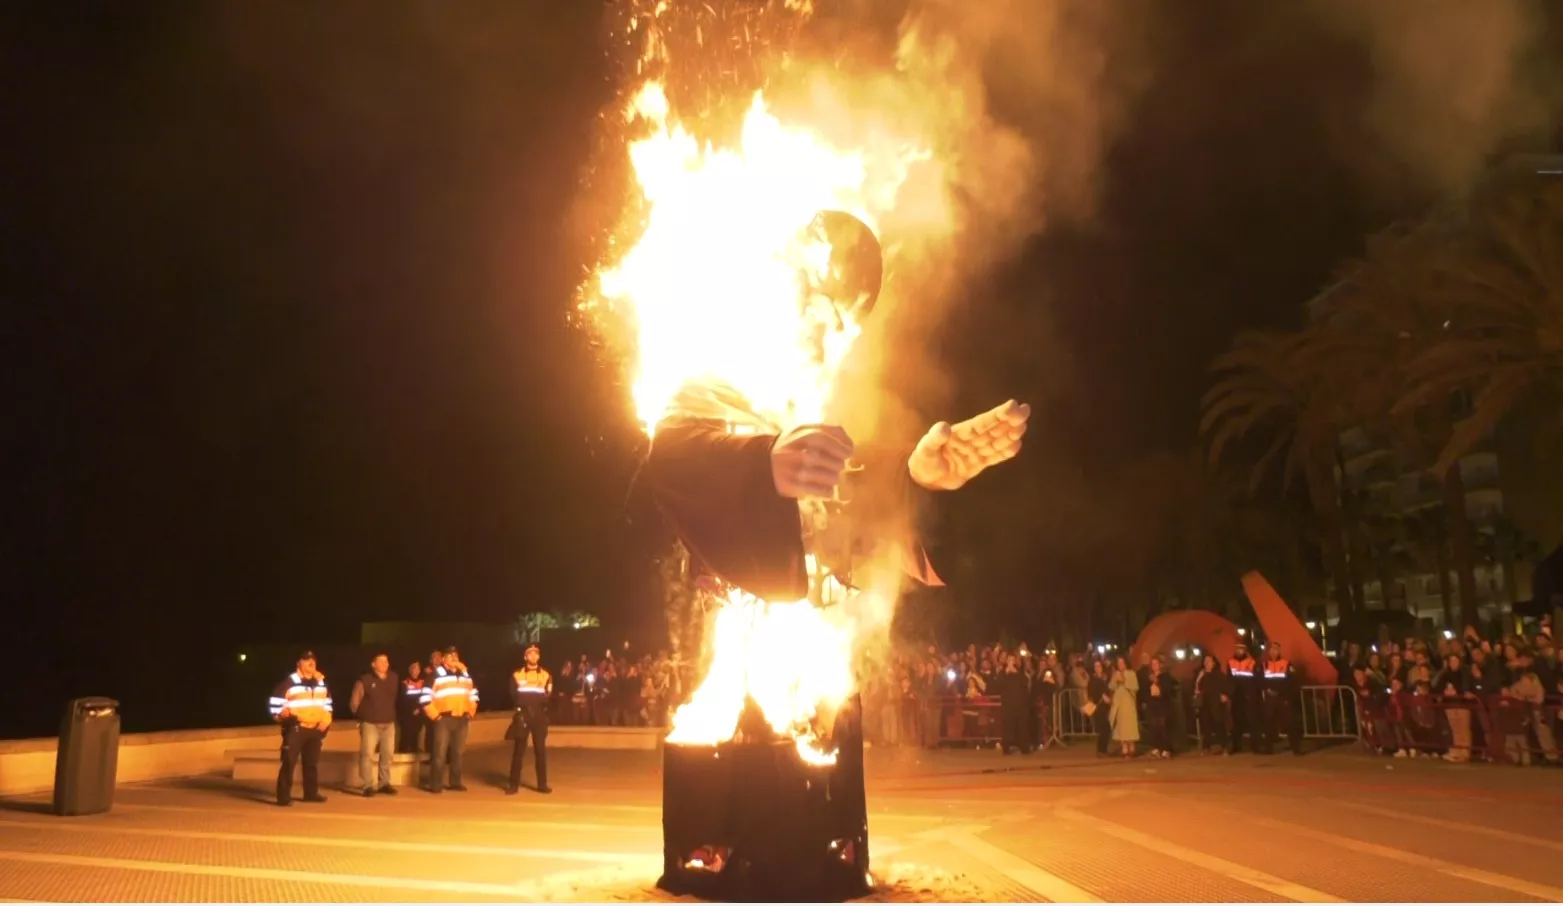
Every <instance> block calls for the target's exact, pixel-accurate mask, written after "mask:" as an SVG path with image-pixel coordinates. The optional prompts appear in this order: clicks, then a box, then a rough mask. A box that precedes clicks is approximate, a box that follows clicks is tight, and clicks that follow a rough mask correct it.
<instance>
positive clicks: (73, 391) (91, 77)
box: [0, 0, 1559, 736]
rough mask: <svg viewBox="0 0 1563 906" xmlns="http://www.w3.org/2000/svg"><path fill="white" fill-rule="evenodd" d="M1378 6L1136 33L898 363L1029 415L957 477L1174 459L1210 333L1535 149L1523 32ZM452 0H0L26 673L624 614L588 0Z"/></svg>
mask: <svg viewBox="0 0 1563 906" xmlns="http://www.w3.org/2000/svg"><path fill="white" fill-rule="evenodd" d="M1018 2H1019V0H1012V5H1013V4H1014V3H1018ZM881 5H884V4H881ZM1412 5H1413V4H1411V3H1410V2H1409V0H1408V2H1406V3H1388V2H1386V3H1379V4H1373V3H1367V2H1364V3H1363V4H1362V7H1361V8H1363V9H1367V8H1369V7H1371V9H1372V10H1373V12H1372V15H1368V14H1366V13H1364V14H1360V15H1359V14H1357V13H1354V12H1352V10H1354V9H1357V7H1356V6H1355V5H1354V4H1341V3H1325V2H1297V3H1276V4H1269V3H1266V4H1255V3H1251V2H1239V0H1223V2H1214V0H1211V2H1200V3H1191V4H1178V5H1177V10H1178V12H1177V13H1176V14H1174V13H1173V12H1172V11H1171V10H1170V9H1161V10H1159V11H1158V12H1156V14H1155V15H1154V16H1152V18H1151V21H1149V22H1140V23H1138V27H1139V29H1140V31H1139V33H1138V34H1139V38H1138V39H1137V40H1136V41H1135V42H1134V45H1133V46H1134V51H1133V53H1134V55H1135V59H1133V60H1129V59H1122V60H1119V59H1113V58H1111V57H1109V59H1108V65H1109V66H1117V65H1120V64H1122V65H1124V66H1129V65H1131V64H1132V65H1133V66H1135V67H1136V71H1137V72H1141V73H1143V75H1144V78H1143V79H1142V80H1141V81H1140V82H1138V83H1137V87H1136V90H1135V92H1134V94H1133V96H1132V97H1127V96H1126V97H1123V98H1120V99H1119V100H1121V101H1122V104H1121V117H1120V119H1121V123H1120V125H1119V126H1118V128H1117V129H1115V130H1114V133H1113V134H1112V135H1111V136H1110V141H1109V142H1108V143H1107V145H1106V146H1105V147H1104V148H1103V149H1102V153H1101V155H1100V159H1099V160H1098V161H1096V162H1095V165H1094V166H1093V168H1092V171H1091V177H1090V178H1091V179H1092V180H1093V190H1094V191H1093V193H1092V194H1093V196H1094V202H1093V204H1092V205H1091V209H1090V210H1089V212H1088V213H1082V214H1081V215H1080V216H1078V217H1074V218H1068V219H1061V220H1059V221H1057V222H1056V223H1055V225H1054V226H1053V227H1052V228H1051V229H1049V230H1048V231H1046V232H1044V233H1043V234H1041V235H1039V236H1036V237H1033V238H1031V239H1030V240H1029V241H1027V242H1026V243H1025V244H1024V245H1023V246H1022V247H1021V249H1020V252H1019V254H1018V255H1017V256H1016V257H1015V259H1014V260H1013V261H1011V262H1008V263H1007V264H1005V265H1003V266H1000V267H997V268H995V269H994V270H993V271H992V273H990V274H989V275H988V278H987V279H986V280H984V281H983V282H982V285H981V286H979V287H976V288H974V289H973V290H972V292H971V293H970V298H967V299H965V300H963V305H964V308H963V309H962V311H961V315H960V318H959V321H960V323H961V324H962V325H963V328H964V331H965V332H964V334H963V335H960V336H951V337H950V338H948V340H947V342H943V343H941V344H939V348H938V354H939V355H940V356H942V357H943V359H944V364H945V366H946V367H947V368H948V369H949V370H951V371H952V372H969V373H972V375H973V376H972V378H971V383H970V389H969V391H968V390H965V389H963V393H969V394H970V395H973V396H974V397H982V398H981V399H977V400H976V401H977V402H979V403H981V404H983V405H991V404H992V403H993V402H998V401H1000V400H1002V399H1003V398H1004V397H1005V396H1021V397H1026V398H1031V399H1036V400H1039V401H1041V403H1040V405H1041V411H1040V412H1039V415H1038V418H1037V420H1036V428H1035V429H1034V430H1035V438H1036V439H1035V440H1034V441H1033V447H1034V448H1039V449H1040V451H1041V452H1038V453H1037V454H1036V455H1034V456H1031V457H1028V458H1023V460H1022V463H1021V464H1017V465H1016V466H1014V467H1013V468H1012V469H1011V471H1010V473H1007V474H1005V475H1003V476H1002V477H1001V476H1000V475H998V474H996V475H995V476H994V478H993V480H992V482H991V487H990V488H989V490H988V493H987V494H985V495H981V496H979V499H981V497H983V496H986V497H992V496H1004V495H1008V496H1010V497H1013V496H1014V494H1015V493H1017V489H1020V488H1029V489H1037V490H1035V491H1034V493H1036V494H1045V489H1046V486H1047V480H1048V476H1051V475H1056V474H1058V472H1059V470H1060V469H1063V470H1064V471H1066V472H1067V471H1068V470H1069V468H1070V467H1071V464H1073V465H1074V466H1077V467H1078V468H1080V469H1082V470H1085V469H1088V468H1089V469H1100V468H1104V467H1108V466H1111V465H1113V464H1119V463H1124V462H1127V461H1129V460H1132V459H1133V458H1135V457H1137V456H1140V455H1143V454H1144V453H1145V452H1146V451H1148V450H1152V449H1158V448H1168V447H1172V448H1177V447H1183V446H1187V445H1190V444H1192V443H1193V442H1194V441H1195V439H1196V438H1195V423H1196V420H1197V419H1196V413H1197V401H1198V397H1199V395H1200V394H1201V392H1202V391H1203V390H1204V389H1205V383H1206V376H1205V368H1206V365H1207V363H1208V362H1209V360H1210V359H1211V357H1212V356H1213V355H1214V354H1215V353H1216V352H1217V351H1219V349H1220V348H1221V347H1222V346H1223V345H1224V344H1225V343H1226V341H1227V340H1228V338H1229V337H1230V336H1231V334H1232V333H1233V332H1234V331H1235V330H1237V329H1240V328H1244V327H1250V326H1258V325H1268V324H1281V325H1286V324H1295V323H1297V322H1298V321H1299V320H1300V317H1301V312H1300V306H1301V304H1302V303H1303V302H1304V301H1305V300H1306V299H1307V298H1308V297H1309V296H1310V295H1312V294H1313V293H1314V292H1316V291H1317V290H1318V289H1320V288H1321V287H1322V286H1323V285H1324V284H1325V283H1327V282H1328V280H1329V278H1330V274H1331V271H1332V268H1333V267H1334V266H1335V265H1336V264H1337V263H1338V261H1339V259H1341V258H1342V257H1343V256H1348V255H1350V254H1352V253H1353V252H1354V251H1355V250H1356V249H1357V248H1358V247H1359V246H1360V243H1361V238H1362V236H1363V234H1364V233H1365V232H1367V231H1369V230H1371V229H1373V228H1375V227H1377V226H1380V225H1382V224H1384V223H1386V222H1387V221H1389V220H1391V219H1393V218H1394V217H1397V216H1402V215H1404V214H1407V213H1411V212H1415V211H1416V210H1419V209H1420V208H1421V207H1422V206H1424V205H1426V204H1427V203H1428V202H1429V201H1430V200H1431V199H1434V198H1437V197H1440V196H1442V195H1444V194H1447V193H1448V192H1451V191H1456V190H1458V187H1459V185H1460V183H1461V181H1462V180H1464V179H1466V178H1468V176H1469V175H1470V173H1471V172H1473V171H1474V169H1475V167H1476V166H1478V165H1479V163H1480V161H1481V160H1482V159H1483V158H1484V157H1485V156H1486V155H1488V154H1491V153H1497V152H1500V151H1502V150H1504V149H1506V148H1509V147H1531V148H1533V147H1535V142H1536V140H1537V139H1536V138H1535V136H1536V135H1538V134H1539V135H1542V136H1544V138H1543V141H1544V142H1545V141H1547V140H1550V139H1554V138H1555V133H1549V132H1548V131H1547V130H1548V128H1549V120H1550V117H1551V114H1552V113H1553V112H1554V111H1555V110H1556V109H1557V108H1556V106H1555V105H1553V104H1552V102H1551V100H1550V99H1548V98H1547V97H1545V96H1544V95H1542V94H1540V93H1539V92H1536V91H1534V90H1532V88H1531V86H1533V85H1539V84H1547V82H1546V80H1544V79H1540V78H1538V77H1537V75H1536V73H1535V71H1533V70H1532V69H1531V68H1529V67H1530V66H1531V64H1530V62H1528V61H1531V60H1532V57H1533V56H1534V48H1533V47H1532V46H1531V44H1532V42H1533V41H1540V42H1542V43H1543V44H1544V45H1545V46H1550V47H1552V48H1553V49H1554V50H1555V49H1557V48H1558V46H1559V42H1558V41H1557V40H1556V34H1557V32H1556V29H1553V31H1551V32H1549V33H1542V32H1539V31H1537V30H1536V28H1537V27H1538V26H1537V25H1536V24H1535V23H1532V22H1528V21H1527V20H1523V19H1515V20H1514V21H1512V22H1511V21H1508V20H1504V21H1502V22H1498V23H1497V24H1492V23H1490V22H1488V20H1489V19H1491V18H1492V17H1496V16H1499V13H1498V12H1490V13H1489V14H1486V15H1485V16H1479V17H1478V18H1480V19H1481V20H1482V21H1481V22H1480V23H1477V25H1480V26H1481V27H1474V26H1473V24H1472V22H1470V21H1467V20H1469V19H1470V17H1471V15H1472V14H1471V13H1470V12H1469V10H1470V9H1472V8H1473V7H1474V8H1479V9H1490V10H1492V11H1496V10H1499V9H1500V8H1502V9H1503V10H1505V11H1506V12H1504V13H1503V15H1509V14H1510V12H1511V11H1512V10H1514V9H1520V10H1523V9H1525V8H1526V7H1525V6H1524V5H1523V4H1505V3H1500V2H1498V0H1491V2H1485V3H1483V4H1474V5H1470V4H1463V3H1457V4H1440V3H1436V2H1428V3H1424V4H1421V5H1416V8H1417V10H1419V11H1424V12H1422V13H1420V14H1419V16H1420V22H1419V23H1417V24H1414V25H1407V24H1406V23H1405V21H1402V20H1397V19H1396V17H1395V16H1391V15H1389V14H1388V13H1387V12H1386V11H1388V10H1403V9H1406V8H1407V7H1410V6H1412ZM21 6H26V7H27V8H25V9H24V8H21ZM457 8H458V7H457V6H456V5H451V6H447V5H445V4H432V3H428V4H392V5H389V6H387V5H385V4H375V3H338V4H309V5H304V6H296V5H290V6H288V8H287V11H286V12H283V8H282V7H280V6H275V5H270V4H253V3H240V2H233V3H227V4H180V5H173V4H166V5H159V4H135V5H119V4H106V5H100V6H95V7H93V8H92V10H91V14H90V15H88V14H87V7H85V6H81V7H78V6H77V5H76V4H70V3H62V4H53V3H47V4H44V3H40V4H27V5H18V8H14V9H8V10H7V11H6V12H5V13H3V14H0V36H3V40H4V44H5V46H4V48H3V56H0V58H3V59H4V60H5V63H4V64H3V66H4V71H5V73H6V77H5V78H4V79H3V80H0V84H3V85H4V87H3V88H0V92H3V95H4V97H5V99H6V101H7V104H6V106H7V108H8V110H9V115H8V116H7V120H8V125H9V127H10V128H8V129H7V134H8V140H7V142H6V143H5V147H4V151H3V152H0V161H3V176H0V179H3V180H4V187H5V194H4V197H5V199H6V202H5V204H4V205H0V225H3V228H4V238H5V248H6V250H7V252H8V254H7V255H6V265H5V267H4V269H3V272H4V276H3V277H0V281H3V282H0V286H3V291H4V296H5V302H6V307H5V310H6V312H7V317H6V320H5V323H6V327H5V329H4V331H3V332H0V336H3V337H4V353H5V359H6V361H7V364H8V366H9V380H7V381H6V382H5V393H6V397H7V405H6V413H7V416H6V419H5V423H6V430H5V432H4V437H5V446H6V451H7V456H6V461H7V466H6V473H7V478H8V480H7V481H6V483H5V499H6V506H5V510H6V513H7V523H8V526H9V529H10V531H9V532H8V535H9V540H8V541H7V542H6V544H5V547H4V549H5V551H6V554H7V556H6V557H5V561H6V564H7V565H6V569H5V574H6V578H7V582H6V585H7V588H8V591H7V594H6V595H5V598H6V600H7V602H8V606H7V608H6V610H7V614H8V615H7V618H6V619H7V628H8V630H9V632H8V633H7V635H8V636H9V637H10V638H11V639H13V640H14V641H17V642H19V643H20V644H19V645H18V646H17V648H16V650H17V652H18V654H19V655H20V656H23V657H26V658H28V659H30V660H37V661H39V662H40V663H41V664H46V665H49V666H52V667H54V668H57V669H59V670H60V671H61V673H62V676H63V677H65V679H64V681H63V682H64V685H65V686H66V687H67V690H66V691H67V692H76V691H83V690H86V689H89V688H91V689H96V688H100V687H101V686H103V685H107V686H109V687H111V688H112V687H113V686H114V684H115V683H116V682H117V680H116V679H115V678H116V677H120V676H122V675H124V674H125V673H126V672H129V671H145V670H154V669H166V668H165V667H164V666H162V665H167V664H169V663H178V662H179V661H181V660H185V659H188V660H192V661H194V660H201V659H202V658H200V657H198V656H196V655H195V654H194V652H195V651H196V650H198V649H208V648H219V649H222V650H224V651H233V650H235V646H238V645H240V644H242V643H245V642H264V641H279V642H282V641H299V640H301V639H303V638H304V637H305V634H306V633H305V632H304V630H303V629H302V628H301V627H308V629H309V630H310V631H314V632H318V633H319V638H321V639H343V638H346V639H347V640H351V639H352V638H353V637H355V635H356V626H357V624H358V623H359V622H360V621H361V620H364V619H376V618H379V619H416V618H420V617H424V618H428V617H437V618H443V619H466V620H508V619H513V618H514V617H515V616H516V615H517V614H519V613H521V612H523V611H526V610H533V609H552V608H556V607H565V608H574V607H577V606H582V607H583V609H589V610H593V611H595V612H598V613H599V614H601V615H602V617H603V619H604V621H605V622H609V621H614V620H630V619H632V618H644V616H645V614H646V612H647V609H648V604H649V601H650V595H651V594H653V592H652V591H651V588H650V585H649V575H650V573H649V571H648V568H647V566H646V565H645V558H646V555H647V551H648V549H649V548H648V545H649V543H650V541H649V540H648V533H647V532H646V531H645V530H643V529H637V528H635V527H633V526H631V525H630V524H629V523H628V521H627V520H626V518H625V514H624V497H625V491H626V489H627V485H628V481H629V476H630V474H631V472H632V471H633V469H634V456H635V451H634V449H633V447H632V443H633V440H634V438H633V433H632V432H631V431H630V430H629V428H628V426H627V425H626V424H625V422H624V418H623V406H622V404H621V403H620V402H619V400H620V397H619V396H618V393H619V391H618V389H616V388H615V387H614V386H613V385H612V383H611V380H610V377H609V375H608V373H607V372H605V371H604V369H602V368H601V366H600V363H599V362H597V361H596V360H595V359H594V357H593V356H592V355H591V354H590V353H589V350H588V349H587V342H586V338H585V337H584V336H583V335H581V334H580V333H579V332H577V331H574V330H573V329H571V328H570V327H569V326H568V325H567V322H566V319H565V313H566V311H567V309H568V308H569V306H570V304H571V301H572V292H573V288H574V287H575V286H576V284H577V283H578V282H579V280H580V279H581V277H582V275H583V274H584V273H586V272H587V271H588V270H589V269H590V267H591V262H589V261H587V260H585V255H586V250H585V249H584V248H583V247H582V246H581V245H580V244H579V242H577V241H576V240H577V236H578V232H579V231H578V230H575V229H572V228H569V225H570V224H572V217H574V216H575V214H576V209H575V204H576V197H577V189H576V187H577V184H578V181H579V177H580V173H579V169H580V167H581V166H582V163H583V161H584V160H585V159H586V156H587V154H588V149H589V146H590V143H591V137H592V134H593V128H594V125H595V123H596V117H597V114H598V112H599V110H600V109H601V108H602V107H603V105H604V104H605V103H606V102H607V101H608V100H609V99H610V98H611V97H612V95H613V91H614V87H613V85H612V84H611V83H610V80H609V78H608V74H607V70H606V68H605V66H604V55H603V54H602V53H601V52H600V51H599V49H598V45H597V41H598V36H599V30H600V16H601V13H602V8H601V7H600V6H599V5H598V4H597V3H593V2H575V3H554V2H549V3H545V2H541V0H514V2H474V3H464V4H460V5H459V9H460V12H459V13H457V12H455V10H456V9H457ZM1122 9H1123V10H1126V11H1127V10H1134V11H1135V14H1136V15H1138V14H1139V12H1141V11H1143V10H1146V9H1150V7H1148V6H1144V5H1142V4H1132V3H1124V4H1122ZM1431 10H1436V11H1431ZM1462 10H1463V11H1462ZM1128 15H1129V12H1124V16H1125V17H1126V18H1127V16H1128ZM1516 15H1517V14H1516ZM1440 17H1442V18H1440ZM1461 17H1464V19H1462V18H1461ZM1538 21H1539V20H1538ZM1483 23H1486V24H1483ZM1516 23H1517V24H1516ZM1397 35H1402V36H1404V35H1409V37H1406V38H1405V40H1404V41H1401V39H1400V38H1397V37H1396V36H1397ZM1397 41H1401V43H1396V42H1397ZM1115 46H1117V45H1115ZM1124 53H1127V51H1124ZM1527 54H1531V55H1530V56H1528V55H1527ZM1430 60H1432V61H1433V63H1430V62H1429V61H1430ZM1450 71H1452V72H1453V73H1454V74H1455V76H1450V75H1449V72H1450ZM1494 73H1496V75H1495V74H1494ZM1454 77H1459V78H1462V79H1470V80H1474V81H1476V82H1480V84H1481V85H1485V86H1488V87H1487V88H1486V89H1484V90H1485V91H1486V92H1487V93H1486V94H1483V93H1482V92H1481V91H1477V90H1476V89H1469V88H1468V86H1467V85H1466V82H1465V81H1462V82H1461V83H1460V85H1459V86H1457V88H1451V87H1450V83H1449V81H1448V80H1449V79H1450V78H1454ZM1440 80H1442V81H1440ZM1484 80H1485V81H1484ZM1473 92H1474V94H1473ZM1446 97H1447V98H1448V103H1447V104H1445V103H1444V102H1443V100H1441V99H1443V98H1446ZM1483 98H1487V99H1488V100H1491V99H1492V98H1497V99H1498V100H1496V101H1491V103H1488V101H1484V100H1483ZM1499 101H1502V105H1500V104H1499V103H1498V102H1499ZM1499 106H1502V111H1503V115H1501V116H1500V115H1498V114H1497V113H1494V112H1493V110H1496V109H1498V107H1499ZM1511 108H1512V111H1513V112H1512V115H1510V111H1511ZM1451 111H1453V112H1451ZM1538 111H1539V112H1538ZM1516 136H1518V137H1516ZM1011 388H1012V389H1011ZM990 395H997V399H991V400H990V399H988V398H987V396H990ZM914 402H915V400H914ZM927 414H928V416H929V418H930V420H932V419H933V418H938V417H948V416H950V415H960V414H964V413H950V412H935V411H930V412H928V413H927ZM1028 462H1029V463H1030V465H1029V466H1028V465H1026V464H1025V463H1028ZM1028 468H1029V469H1030V470H1031V472H1030V473H1028V472H1027V469H1028ZM1043 469H1045V470H1046V471H1047V473H1048V476H1041V475H1040V473H1039V470H1043ZM1028 475H1029V479H1028ZM1024 504H1025V505H1034V506H1046V500H1045V498H1043V499H1034V500H1032V501H1026V502H1024ZM1010 505H1017V504H1015V503H1013V502H1012V503H1011V504H1010ZM18 614H19V615H20V617H19V624H18V623H17V622H15V621H16V620H17V617H16V616H15V615H18ZM225 656H226V655H225ZM4 730H5V727H4V726H3V725H0V736H3V735H7V734H6V732H3V731H4Z"/></svg>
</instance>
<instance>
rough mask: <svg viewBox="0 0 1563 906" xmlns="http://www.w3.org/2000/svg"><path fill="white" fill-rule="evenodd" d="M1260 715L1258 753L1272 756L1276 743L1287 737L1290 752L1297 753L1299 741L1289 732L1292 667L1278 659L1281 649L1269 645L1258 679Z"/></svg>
mask: <svg viewBox="0 0 1563 906" xmlns="http://www.w3.org/2000/svg"><path fill="white" fill-rule="evenodd" d="M1260 683H1261V686H1260V695H1261V696H1262V698H1261V712H1260V719H1261V722H1262V725H1263V727H1264V737H1263V741H1262V742H1261V749H1260V750H1261V751H1262V752H1264V754H1266V755H1271V754H1274V752H1275V741H1276V738H1277V737H1278V736H1280V735H1281V734H1282V733H1285V734H1286V737H1287V740H1288V741H1289V742H1290V744H1291V748H1292V751H1293V752H1294V753H1295V752H1299V751H1300V745H1299V743H1300V740H1299V739H1298V738H1297V735H1296V734H1295V733H1293V732H1292V665H1291V663H1290V662H1289V661H1287V660H1286V658H1284V657H1282V656H1281V646H1280V645H1279V644H1277V643H1275V642H1271V643H1270V645H1269V647H1268V648H1267V649H1266V650H1265V662H1264V672H1263V673H1262V674H1261V676H1260Z"/></svg>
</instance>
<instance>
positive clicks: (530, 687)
mask: <svg viewBox="0 0 1563 906" xmlns="http://www.w3.org/2000/svg"><path fill="white" fill-rule="evenodd" d="M534 652H536V653H538V654H541V652H540V651H539V650H538V647H537V646H536V645H530V646H528V647H527V649H526V653H527V655H529V656H530V655H531V654H533V653H534ZM553 691H554V679H553V677H552V676H551V675H549V673H548V671H547V670H545V669H543V667H542V665H541V664H534V663H530V662H529V663H527V665H526V666H524V667H522V668H521V669H520V670H517V671H516V672H515V673H513V674H511V676H510V698H511V701H512V702H514V703H515V707H516V713H515V716H514V717H512V718H511V720H510V729H508V730H506V731H505V738H506V739H508V740H510V745H511V748H510V785H509V786H507V787H506V788H505V793H506V794H507V795H514V794H515V793H516V791H517V790H519V789H521V765H522V762H523V761H525V760H526V741H527V738H528V737H531V740H532V748H533V750H534V751H535V752H536V753H537V791H538V792H539V793H549V792H552V790H551V789H550V788H549V786H548V701H549V699H550V698H551V697H552V696H553Z"/></svg>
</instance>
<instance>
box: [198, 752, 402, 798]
mask: <svg viewBox="0 0 1563 906" xmlns="http://www.w3.org/2000/svg"><path fill="white" fill-rule="evenodd" d="M228 756H229V758H230V759H231V760H232V762H233V771H232V773H231V775H230V776H231V777H232V778H233V779H234V780H275V779H276V778H277V769H278V767H280V766H281V763H282V753H281V752H280V751H278V750H277V749H234V750H230V751H229V752H228ZM428 760H429V756H427V755H424V754H421V753H420V754H412V753H406V754H397V755H394V756H392V758H391V783H392V784H393V785H394V786H417V785H418V784H419V782H420V781H421V779H422V776H423V774H424V773H425V772H426V768H425V765H426V764H427V763H428ZM293 777H294V784H295V786H296V785H297V784H298V782H299V780H298V777H299V772H298V769H294V772H293ZM320 785H321V786H331V787H341V788H344V789H350V790H356V789H361V788H362V787H363V785H364V784H363V780H362V779H361V778H360V776H359V773H358V753H357V752H331V751H324V752H321V753H320Z"/></svg>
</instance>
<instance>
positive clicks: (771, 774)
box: [657, 698, 873, 902]
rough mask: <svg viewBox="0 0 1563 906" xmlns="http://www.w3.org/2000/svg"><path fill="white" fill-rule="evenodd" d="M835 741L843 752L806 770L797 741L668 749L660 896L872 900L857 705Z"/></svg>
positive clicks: (749, 740)
mask: <svg viewBox="0 0 1563 906" xmlns="http://www.w3.org/2000/svg"><path fill="white" fill-rule="evenodd" d="M761 723H762V725H763V722H761ZM755 736H758V738H755ZM832 736H833V740H834V743H835V745H836V746H837V747H838V748H837V751H836V757H835V758H834V759H833V760H829V761H827V760H824V759H819V760H805V759H804V758H803V757H802V755H801V754H800V752H799V751H798V746H797V744H796V741H795V740H792V739H786V738H780V737H774V736H770V735H768V734H756V735H754V736H746V737H744V738H743V741H734V742H725V743H720V744H718V745H681V744H675V743H668V744H666V745H665V746H664V747H663V756H662V769H663V781H662V847H663V869H662V878H661V879H660V880H659V881H658V882H657V886H658V887H660V888H662V889H663V890H665V891H668V892H669V893H673V894H680V895H684V894H688V895H694V896H699V897H703V898H707V899H722V900H729V901H750V902H754V901H762V902H763V901H779V900H787V901H790V902H820V901H826V900H836V901H840V900H846V899H851V898H854V897H861V896H864V895H865V894H867V893H868V891H869V889H870V888H871V886H872V884H873V882H872V880H871V879H870V877H869V874H868V869H869V866H868V810H867V803H866V800H865V793H864V782H863V732H862V717H861V707H860V705H859V703H858V701H857V699H856V698H854V699H853V700H852V701H851V702H850V703H849V704H848V705H847V706H846V707H843V708H842V709H841V712H840V713H839V714H838V715H837V717H836V720H835V730H834V733H833V734H832Z"/></svg>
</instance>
